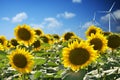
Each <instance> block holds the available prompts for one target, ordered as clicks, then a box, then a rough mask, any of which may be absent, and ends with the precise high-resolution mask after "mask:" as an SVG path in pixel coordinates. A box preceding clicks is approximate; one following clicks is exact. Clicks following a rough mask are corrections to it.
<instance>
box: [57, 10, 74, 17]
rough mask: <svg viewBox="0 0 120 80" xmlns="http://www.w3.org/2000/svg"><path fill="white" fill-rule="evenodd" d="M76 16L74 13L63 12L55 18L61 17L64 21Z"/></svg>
mask: <svg viewBox="0 0 120 80" xmlns="http://www.w3.org/2000/svg"><path fill="white" fill-rule="evenodd" d="M75 16H76V15H75V14H74V13H71V12H67V11H66V12H64V13H61V14H58V15H57V17H58V18H60V17H63V18H65V19H69V18H73V17H75Z"/></svg>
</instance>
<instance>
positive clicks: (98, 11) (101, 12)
mask: <svg viewBox="0 0 120 80" xmlns="http://www.w3.org/2000/svg"><path fill="white" fill-rule="evenodd" d="M98 12H99V13H109V11H98Z"/></svg>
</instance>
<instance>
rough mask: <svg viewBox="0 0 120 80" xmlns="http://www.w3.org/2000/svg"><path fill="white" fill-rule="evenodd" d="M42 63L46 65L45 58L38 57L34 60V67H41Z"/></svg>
mask: <svg viewBox="0 0 120 80" xmlns="http://www.w3.org/2000/svg"><path fill="white" fill-rule="evenodd" d="M44 63H46V59H45V58H41V57H38V58H36V59H35V64H36V65H42V64H44Z"/></svg>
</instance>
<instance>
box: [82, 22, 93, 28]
mask: <svg viewBox="0 0 120 80" xmlns="http://www.w3.org/2000/svg"><path fill="white" fill-rule="evenodd" d="M91 25H93V23H92V22H86V23H85V24H84V25H83V26H82V29H83V28H88V27H89V26H91Z"/></svg>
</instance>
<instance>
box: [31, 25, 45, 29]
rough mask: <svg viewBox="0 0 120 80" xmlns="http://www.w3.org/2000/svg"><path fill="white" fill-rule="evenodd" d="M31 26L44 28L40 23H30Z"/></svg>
mask: <svg viewBox="0 0 120 80" xmlns="http://www.w3.org/2000/svg"><path fill="white" fill-rule="evenodd" d="M30 25H31V26H32V27H33V28H42V29H43V28H44V26H43V25H42V24H30Z"/></svg>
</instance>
